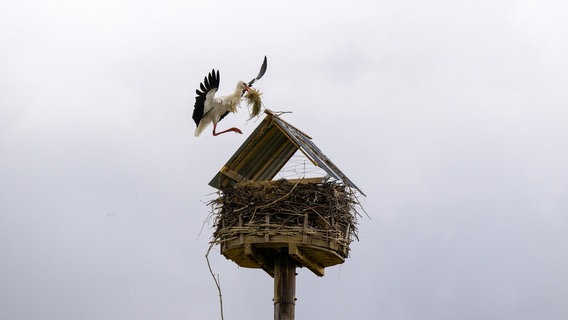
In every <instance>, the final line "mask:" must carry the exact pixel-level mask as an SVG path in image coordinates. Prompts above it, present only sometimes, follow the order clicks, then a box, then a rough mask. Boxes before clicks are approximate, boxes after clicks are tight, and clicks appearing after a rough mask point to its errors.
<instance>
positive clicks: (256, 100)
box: [245, 88, 262, 119]
mask: <svg viewBox="0 0 568 320" xmlns="http://www.w3.org/2000/svg"><path fill="white" fill-rule="evenodd" d="M261 95H262V93H260V91H258V90H257V89H253V88H251V89H250V90H249V91H248V92H247V94H246V95H245V100H246V102H247V104H248V105H249V107H251V108H250V112H249V113H250V119H252V118H254V117H257V116H258V115H259V114H260V109H261V107H262V100H261V99H260V96H261Z"/></svg>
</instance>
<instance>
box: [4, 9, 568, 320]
mask: <svg viewBox="0 0 568 320" xmlns="http://www.w3.org/2000/svg"><path fill="white" fill-rule="evenodd" d="M0 7H1V9H0V43H1V49H0V155H1V157H0V254H1V255H0V256H1V263H0V318H1V319H10V320H19V319H26V320H29V319H59V320H64V319H68V320H75V319H84V320H88V319H93V320H99V319H107V320H114V319H116V320H122V319H141V320H150V319H218V318H219V307H218V300H217V292H216V289H215V286H214V284H213V282H212V279H211V278H210V275H209V273H208V270H207V265H206V263H205V260H204V254H205V252H206V250H207V246H208V241H209V239H210V235H211V233H212V229H211V226H210V225H206V226H205V227H204V228H203V230H201V229H202V225H203V222H204V221H205V220H206V218H207V215H208V213H209V209H208V208H207V207H206V206H205V205H204V202H206V201H208V200H210V199H211V198H212V197H213V195H211V193H213V192H214V191H215V190H214V189H212V188H211V187H209V186H208V185H207V183H208V182H209V181H210V179H211V178H212V177H213V176H214V175H215V173H216V172H217V171H218V170H219V169H220V168H221V166H222V165H223V164H224V163H225V161H226V160H228V158H229V157H230V156H231V155H232V154H233V152H234V151H235V150H236V149H237V148H238V146H239V145H240V144H241V143H242V142H243V141H244V139H245V138H246V137H247V136H248V134H250V133H251V132H252V130H253V129H254V128H255V127H256V125H257V124H258V122H254V121H250V122H248V123H247V122H246V120H247V118H248V115H247V113H246V112H245V110H246V109H244V108H243V109H241V112H240V113H239V114H236V115H230V116H228V117H227V118H225V119H224V120H223V122H221V124H222V126H221V127H223V128H226V127H229V126H239V127H241V128H242V129H243V132H244V135H242V136H241V135H237V134H232V133H230V134H226V135H222V136H220V137H215V138H214V137H211V135H210V134H208V132H205V133H204V134H203V135H202V137H200V138H195V137H193V131H194V129H195V124H194V123H193V121H192V120H191V111H192V108H193V103H194V97H195V89H196V87H197V86H198V84H199V82H200V81H201V80H202V79H203V77H204V76H205V75H206V73H207V72H208V71H210V69H211V68H218V69H220V70H221V88H220V92H221V93H228V92H230V91H231V90H233V88H234V85H235V83H236V82H237V81H238V80H250V78H252V77H253V76H254V75H256V73H257V72H258V68H259V66H260V63H261V61H262V58H263V56H264V55H267V56H268V71H267V73H266V75H265V76H264V78H262V80H261V81H259V82H258V83H257V86H258V88H259V89H260V90H261V91H262V92H263V99H264V103H265V105H266V106H267V107H269V108H271V109H273V110H282V111H292V112H293V113H291V114H286V115H285V116H284V119H285V120H287V121H289V122H291V123H292V124H294V125H296V126H297V127H299V128H300V129H302V130H303V131H305V132H306V133H308V134H309V135H311V136H312V137H313V138H314V141H315V143H316V144H317V145H318V146H319V147H320V148H321V149H322V150H323V151H324V152H325V153H326V154H327V155H328V156H329V157H330V158H331V159H332V160H333V161H334V162H335V163H336V164H337V165H338V166H339V167H340V168H341V169H342V170H343V171H344V172H345V173H346V174H347V175H348V176H349V177H350V178H351V179H352V180H353V181H354V182H355V183H356V184H357V185H358V186H359V187H361V188H362V189H363V190H364V191H365V193H366V194H367V195H368V197H367V198H365V199H362V200H363V205H364V207H365V209H366V211H367V212H368V213H369V215H370V216H371V217H372V220H369V219H367V218H364V219H361V221H360V232H359V236H360V239H361V241H360V242H356V243H354V244H353V245H352V252H351V254H352V256H351V258H350V259H348V260H347V262H346V263H345V264H344V265H342V266H336V267H332V268H329V269H327V270H326V272H327V276H326V277H324V278H317V277H316V276H314V275H313V274H311V273H310V272H309V271H306V270H303V269H302V270H300V271H299V275H298V279H297V281H298V284H297V297H298V301H297V304H296V314H297V318H298V319H313V318H318V317H319V318H325V319H337V320H339V319H349V318H351V319H389V320H416V319H547V320H553V319H559V320H560V319H566V318H568V273H567V270H568V166H567V163H568V145H567V140H568V126H567V125H566V124H567V122H568V121H567V118H568V111H567V106H568V98H567V95H566V85H567V82H568V81H567V77H568V58H567V57H568V41H566V39H568V22H567V21H568V20H566V16H567V9H568V5H567V4H566V2H565V1H548V0H539V1H528V0H527V1H514V0H511V1H505V0H492V1H486V0H481V1H467V2H465V1H442V0H434V1H429V2H424V1H342V2H338V1H335V2H333V1H312V2H309V1H286V2H282V3H280V4H273V3H271V2H267V1H122V0H119V1H116V0H113V1H106V0H102V1H90V2H87V1H57V0H54V1H10V0H8V1H3V2H2V4H1V5H0ZM212 256H213V257H212V264H213V267H214V269H215V272H216V273H219V274H220V277H221V284H222V287H223V298H224V304H225V316H226V319H228V320H229V319H270V318H271V317H272V310H273V306H272V300H271V299H272V294H273V291H272V279H271V278H270V277H268V276H267V275H266V274H265V273H264V272H262V271H259V270H250V269H239V268H238V267H237V266H236V265H235V264H234V263H232V262H231V261H228V260H225V259H224V258H223V257H222V256H220V255H219V253H218V251H215V252H213V254H212Z"/></svg>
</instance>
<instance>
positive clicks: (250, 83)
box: [248, 56, 267, 87]
mask: <svg viewBox="0 0 568 320" xmlns="http://www.w3.org/2000/svg"><path fill="white" fill-rule="evenodd" d="M266 65H267V61H266V56H264V61H262V66H260V71H259V72H258V76H256V78H254V79H252V80H251V81H250V82H249V83H248V85H249V87H250V86H252V84H253V83H254V82H255V81H256V80H260V78H262V76H263V75H264V73H265V72H266Z"/></svg>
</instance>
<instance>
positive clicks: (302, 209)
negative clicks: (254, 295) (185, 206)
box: [209, 180, 358, 245]
mask: <svg viewBox="0 0 568 320" xmlns="http://www.w3.org/2000/svg"><path fill="white" fill-rule="evenodd" d="M357 203H358V202H357V201H356V199H355V196H354V194H353V193H352V192H351V190H350V189H349V188H346V187H345V186H344V185H343V184H340V183H337V182H325V183H306V182H295V183H292V182H289V181H287V180H277V181H262V182H249V183H245V184H239V185H238V186H236V187H234V188H231V189H227V190H224V191H223V192H222V193H221V195H220V197H219V198H217V199H215V200H212V201H210V203H209V204H210V205H211V206H212V209H213V216H214V228H215V231H214V233H213V241H212V242H214V243H223V242H224V241H227V240H230V239H231V238H234V237H235V236H238V235H239V234H243V233H250V234H259V233H260V234H263V233H264V234H267V233H270V234H278V235H282V234H289V235H294V234H310V235H311V236H315V237H319V238H327V239H329V240H334V241H338V242H340V243H341V244H342V245H349V243H350V242H351V241H352V240H353V238H357V219H356V216H357V215H356V213H357V211H356V210H355V206H356V205H357ZM357 239H358V238H357Z"/></svg>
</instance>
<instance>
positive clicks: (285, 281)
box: [274, 248, 296, 320]
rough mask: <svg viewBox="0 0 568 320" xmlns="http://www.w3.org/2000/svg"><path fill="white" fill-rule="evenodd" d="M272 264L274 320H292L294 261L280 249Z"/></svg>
mask: <svg viewBox="0 0 568 320" xmlns="http://www.w3.org/2000/svg"><path fill="white" fill-rule="evenodd" d="M275 258H276V261H275V263H274V320H294V313H295V307H296V261H294V260H293V259H292V258H291V257H290V256H289V255H288V252H286V248H281V249H280V252H279V253H278V254H277V255H276V257H275Z"/></svg>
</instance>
